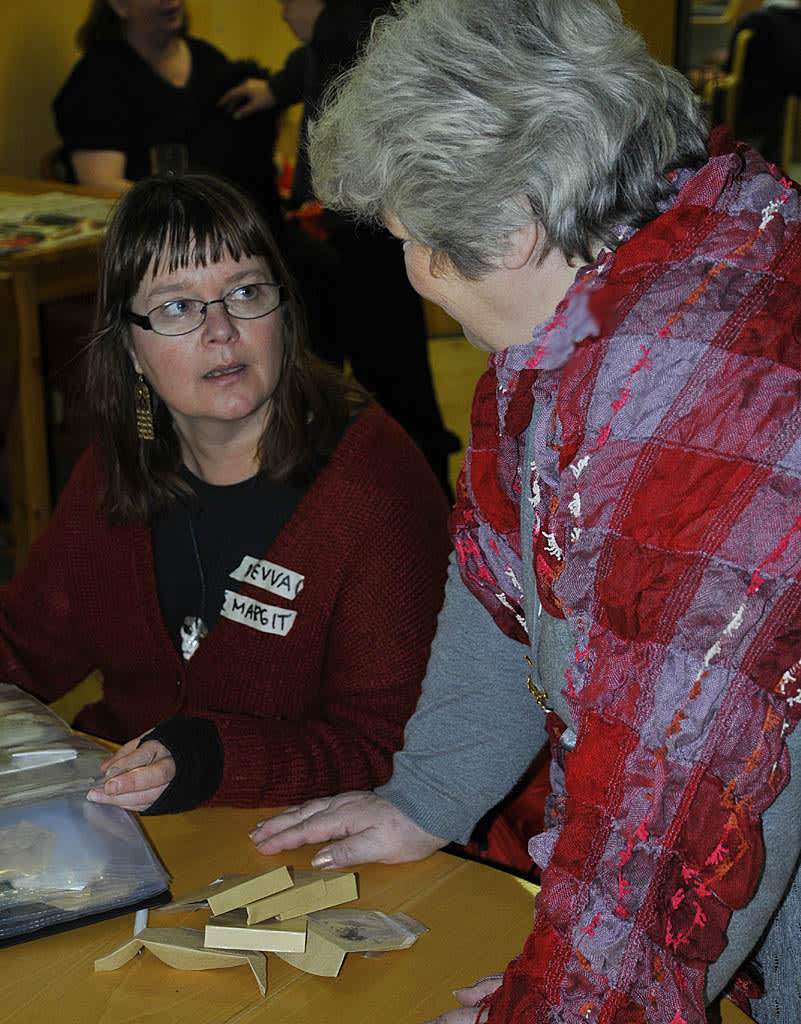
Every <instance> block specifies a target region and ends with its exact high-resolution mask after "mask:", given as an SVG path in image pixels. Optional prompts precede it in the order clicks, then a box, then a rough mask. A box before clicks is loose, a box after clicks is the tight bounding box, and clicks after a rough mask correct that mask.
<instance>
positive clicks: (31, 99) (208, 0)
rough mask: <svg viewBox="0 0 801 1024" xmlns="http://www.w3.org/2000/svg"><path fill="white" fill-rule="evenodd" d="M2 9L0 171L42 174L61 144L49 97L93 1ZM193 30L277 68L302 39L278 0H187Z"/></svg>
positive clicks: (72, 56) (20, 0) (33, 2)
mask: <svg viewBox="0 0 801 1024" xmlns="http://www.w3.org/2000/svg"><path fill="white" fill-rule="evenodd" d="M0 6H1V7H2V11H1V12H0V174H25V175H36V174H37V173H38V169H39V160H40V157H41V155H42V154H43V153H45V152H46V151H47V150H49V149H52V148H53V147H54V146H55V145H56V144H57V141H58V139H57V136H56V132H55V128H54V127H53V118H52V114H51V112H50V103H51V101H52V99H53V96H55V94H56V92H57V91H58V88H59V86H60V85H61V83H62V82H63V81H64V79H65V77H66V76H67V73H68V72H69V70H70V68H71V67H72V65H73V64H74V63H75V61H76V59H77V57H78V51H77V49H76V48H75V43H74V36H75V30H76V29H77V27H78V25H79V24H80V23H81V21H82V20H83V18H84V17H85V15H86V12H87V11H88V9H89V0H3V2H2V4H1V5H0ZM188 6H189V10H190V12H191V15H192V31H193V33H194V34H195V35H198V36H201V37H203V38H205V39H208V40H209V42H212V43H214V44H215V45H216V46H219V47H220V49H221V50H224V51H225V52H226V53H227V54H228V55H229V56H230V57H234V58H236V57H255V58H256V59H258V60H259V61H261V62H262V63H264V64H266V65H267V66H268V67H278V66H280V64H281V63H283V59H284V57H285V56H286V54H287V53H289V51H290V50H291V49H292V47H293V45H296V41H295V39H294V36H293V35H292V33H291V32H290V31H289V29H288V28H287V27H286V25H285V24H284V22H283V21H282V20H281V17H280V7H279V5H278V2H277V0H226V2H225V3H220V2H219V0H189V5H188Z"/></svg>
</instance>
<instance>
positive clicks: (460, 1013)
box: [427, 974, 503, 1024]
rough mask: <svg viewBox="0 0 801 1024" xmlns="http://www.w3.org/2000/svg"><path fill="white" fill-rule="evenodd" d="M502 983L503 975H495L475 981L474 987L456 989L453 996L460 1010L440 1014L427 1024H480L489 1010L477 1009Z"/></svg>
mask: <svg viewBox="0 0 801 1024" xmlns="http://www.w3.org/2000/svg"><path fill="white" fill-rule="evenodd" d="M502 981H503V975H502V974H496V975H493V977H491V978H482V979H481V981H477V982H476V983H475V985H470V986H468V987H467V988H457V989H456V991H455V992H454V993H453V994H454V995H455V996H456V999H457V1000H458V1001H459V1002H460V1003H461V1004H462V1007H461V1009H458V1010H449V1011H448V1012H447V1013H441V1014H440V1015H439V1017H436V1018H435V1019H434V1020H431V1021H428V1022H427V1024H481V1022H482V1021H484V1020H486V1019H487V1015H488V1014H489V1009H488V1008H487V1007H484V1008H483V1009H482V1010H480V1011H479V1010H478V1007H479V1006H481V1004H482V1003H483V1002H485V1001H486V1000H487V999H489V997H490V996H491V995H492V993H493V992H494V991H495V989H496V988H498V987H499V986H500V984H501V982H502Z"/></svg>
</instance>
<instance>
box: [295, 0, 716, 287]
mask: <svg viewBox="0 0 801 1024" xmlns="http://www.w3.org/2000/svg"><path fill="white" fill-rule="evenodd" d="M706 141H707V131H706V127H705V125H704V121H703V118H702V116H701V114H700V112H699V110H698V108H697V105H696V103H695V100H694V97H693V95H692V91H691V89H690V87H689V84H688V83H687V81H686V80H685V79H684V78H683V77H682V76H681V75H680V74H679V73H678V72H677V71H675V70H673V69H672V68H668V67H665V66H664V65H661V64H659V63H658V62H657V61H656V60H654V58H653V57H651V56H650V55H649V54H648V52H647V50H646V48H645V44H644V43H643V41H642V39H641V37H640V36H639V35H638V34H637V33H636V32H634V31H632V30H631V29H628V28H626V27H625V26H624V25H623V22H622V18H621V15H620V10H619V9H618V7H617V5H616V4H615V3H614V2H613V0H400V2H399V3H398V4H397V5H396V7H395V9H394V12H393V14H390V15H386V16H384V17H382V18H379V19H378V20H377V21H376V22H375V23H374V26H373V31H372V34H371V38H370V39H369V41H368V43H367V44H366V46H365V48H364V51H363V53H362V55H361V58H360V59H359V60H358V61H357V63H356V65H355V66H354V67H353V68H351V69H350V70H349V71H347V72H345V74H344V75H343V76H342V77H341V78H340V79H339V80H338V81H337V82H336V83H334V85H333V87H332V89H331V90H329V95H328V97H327V101H326V104H325V106H324V109H323V112H322V115H321V116H320V118H319V119H318V120H317V122H316V123H315V124H314V125H312V126H311V129H310V147H309V155H310V160H311V165H312V174H313V182H314V188H315V191H316V193H317V195H318V197H319V198H320V199H321V201H322V202H323V204H324V205H325V206H327V207H329V208H331V209H335V210H340V211H350V212H352V213H354V214H355V215H356V216H357V217H359V218H361V219H364V220H368V221H372V222H375V223H381V222H382V221H383V219H384V216H385V215H386V214H387V213H391V214H392V215H394V216H395V217H396V218H397V219H398V220H399V221H400V222H401V223H402V224H403V225H404V227H405V228H406V230H407V231H408V232H409V234H410V235H411V236H412V237H413V238H415V239H416V240H417V241H419V242H422V243H423V244H424V245H426V246H428V247H430V248H431V249H432V250H433V252H434V253H435V254H441V255H443V256H445V257H447V258H448V259H450V261H451V263H452V264H453V265H454V267H455V268H456V269H457V270H458V271H459V272H460V273H461V274H462V275H463V276H465V277H468V278H477V277H481V276H483V275H484V274H486V273H487V272H488V271H489V270H490V269H492V267H494V266H497V265H498V263H499V262H500V260H501V259H502V257H503V255H504V254H505V253H506V252H507V251H508V249H509V244H510V236H511V235H512V234H513V232H515V231H516V230H518V229H520V228H521V227H523V226H524V225H526V224H528V223H530V222H531V220H532V219H533V220H535V221H536V222H538V223H539V224H541V225H542V227H543V229H544V231H545V234H546V238H547V246H548V247H549V248H551V247H556V248H558V249H560V250H561V251H562V252H563V253H564V254H565V256H566V257H567V258H568V259H570V258H572V257H573V256H580V257H582V258H583V259H585V260H586V259H589V258H590V252H591V249H592V247H593V245H594V244H595V243H596V242H597V241H602V242H604V243H605V244H606V245H609V246H615V245H616V244H617V243H618V238H617V235H616V233H615V227H617V226H620V225H624V224H625V225H631V226H634V227H637V226H639V225H641V224H643V223H645V222H647V221H648V220H651V219H652V218H653V217H654V216H656V214H657V212H658V208H657V204H658V203H659V201H660V200H662V199H664V198H666V197H667V196H668V195H670V194H671V193H672V191H673V186H672V185H671V184H670V183H669V182H668V181H667V180H666V178H665V175H666V174H667V173H668V172H669V171H671V170H674V169H676V168H677V167H681V166H697V165H698V164H700V163H702V162H703V161H704V160H705V159H706V157H707V146H706ZM526 199H527V200H528V202H527V203H526Z"/></svg>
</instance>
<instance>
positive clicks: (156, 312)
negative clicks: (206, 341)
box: [125, 281, 284, 337]
mask: <svg viewBox="0 0 801 1024" xmlns="http://www.w3.org/2000/svg"><path fill="white" fill-rule="evenodd" d="M283 288H284V286H283V285H282V284H276V283H275V282H274V281H258V282H256V283H255V284H240V285H237V286H236V288H232V289H231V291H230V292H226V293H225V295H223V297H222V298H221V299H213V300H212V301H211V302H201V301H200V299H170V301H169V302H162V304H161V305H160V306H154V307H153V309H151V310H149V311H148V313H147V316H142V315H141V314H140V313H134V312H133V311H132V310H130V309H128V310H126V311H125V316H126V318H127V319H128V320H130V322H131V323H132V324H136V325H137V327H141V328H142V329H143V330H145V331H155V333H156V334H163V335H166V336H167V337H175V336H176V335H179V334H189V332H190V331H195V330H197V328H198V327H200V325H201V324H203V323H205V321H206V310H207V309H208V308H209V306H215V305H217V303H220V304H221V305H222V306H223V308H224V309H225V312H226V313H227V314H228V315H229V316H231V317H233V318H234V319H235V320H258V319H259V318H260V317H262V316H267V314H268V313H272V312H273V311H274V310H276V309H278V307H279V306H280V304H281V292H282V291H283Z"/></svg>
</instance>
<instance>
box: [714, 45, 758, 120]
mask: <svg viewBox="0 0 801 1024" xmlns="http://www.w3.org/2000/svg"><path fill="white" fill-rule="evenodd" d="M753 35H754V33H753V30H752V29H744V30H743V31H742V32H739V33H738V34H737V37H736V39H735V40H734V50H733V53H732V60H731V70H730V71H729V72H728V74H725V75H721V76H720V77H719V78H714V79H712V80H711V81H709V82H707V83H706V87H705V89H704V103H705V104H706V106H707V109H708V110H709V113H710V118H711V119H712V121H713V123H714V124H725V125H727V126H728V127H729V128H731V130H732V131H735V125H736V121H737V104H738V101H739V98H740V92H741V90H742V84H743V77H744V73H745V62H746V59H747V57H748V44H749V43H750V42H751V39H752V38H753Z"/></svg>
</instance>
